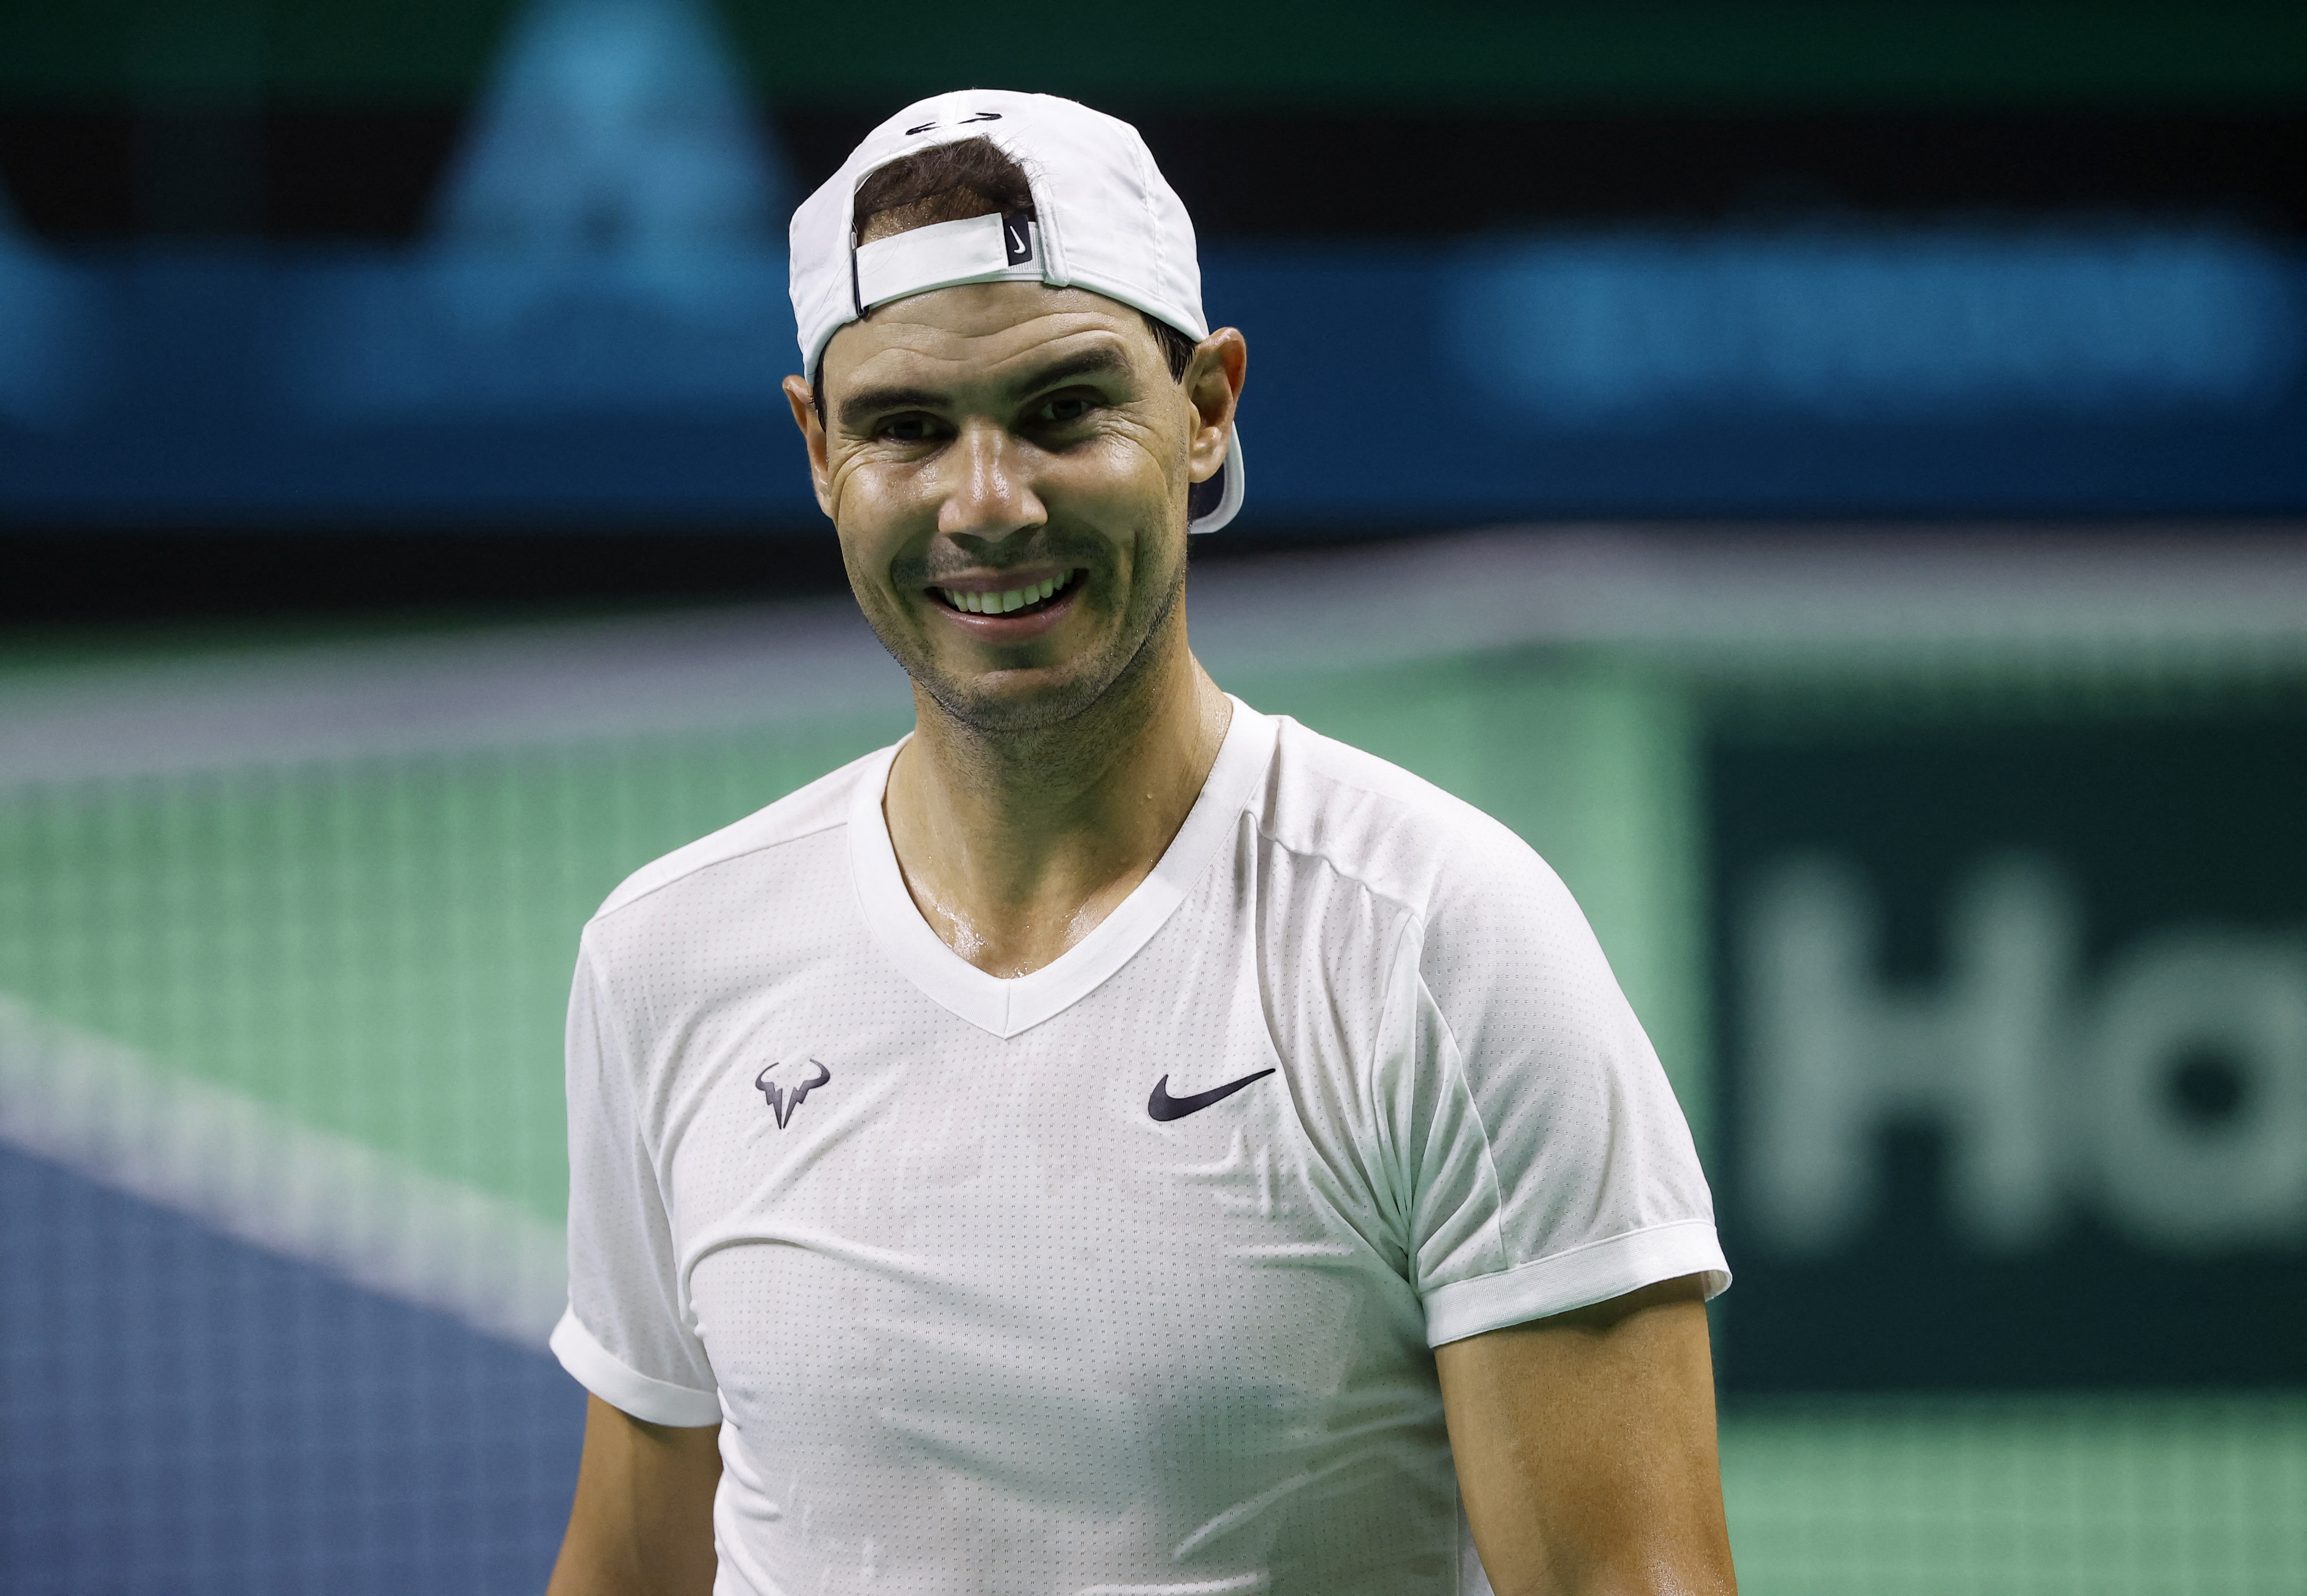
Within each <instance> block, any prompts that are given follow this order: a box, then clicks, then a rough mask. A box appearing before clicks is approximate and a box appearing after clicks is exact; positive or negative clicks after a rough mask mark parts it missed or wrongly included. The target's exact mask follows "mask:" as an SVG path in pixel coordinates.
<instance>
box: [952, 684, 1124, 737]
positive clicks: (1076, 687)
mask: <svg viewBox="0 0 2307 1596" xmlns="http://www.w3.org/2000/svg"><path fill="white" fill-rule="evenodd" d="M1027 674H1029V673H1027V672H1025V671H992V672H987V673H985V674H984V675H980V676H973V677H960V676H955V675H953V674H950V673H948V672H946V671H938V670H931V671H920V670H917V671H914V672H913V680H914V681H915V683H917V684H918V685H919V686H920V687H922V690H923V691H925V692H927V693H928V694H929V696H931V698H934V699H935V700H937V702H938V705H939V707H940V708H941V709H943V710H944V711H945V712H946V713H948V715H951V716H952V717H953V718H954V719H955V720H956V721H960V722H961V723H962V724H964V725H965V726H970V727H973V728H975V729H976V730H980V731H989V732H1016V731H1037V730H1042V729H1044V728H1047V727H1051V726H1062V725H1064V724H1065V723H1066V722H1068V721H1072V720H1075V719H1076V718H1077V717H1078V716H1080V715H1081V714H1082V713H1083V712H1084V711H1085V710H1087V709H1088V708H1089V707H1090V706H1091V705H1092V704H1095V703H1096V702H1097V701H1098V700H1099V699H1100V698H1102V697H1103V696H1105V694H1106V692H1107V690H1108V689H1109V688H1110V687H1112V685H1113V681H1112V677H1111V675H1110V674H1108V673H1106V672H1102V671H1100V672H1096V673H1094V674H1093V675H1090V676H1088V677H1086V678H1085V677H1082V676H1055V675H1054V674H1053V673H1051V672H1044V671H1034V672H1031V673H1030V674H1031V675H1033V676H1034V677H1035V678H1037V679H1036V680H1033V681H1016V680H1009V681H1003V680H1001V678H1003V677H1010V678H1016V677H1019V676H1024V675H1027Z"/></svg>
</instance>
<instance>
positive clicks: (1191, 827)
mask: <svg viewBox="0 0 2307 1596" xmlns="http://www.w3.org/2000/svg"><path fill="white" fill-rule="evenodd" d="M1277 735H1278V729H1277V728H1276V726H1275V724H1274V720H1273V718H1272V717H1271V716H1267V715H1261V714H1259V713H1257V712H1256V710H1253V709H1251V708H1250V707H1249V706H1248V704H1244V703H1242V701H1241V700H1240V699H1239V698H1236V699H1234V701H1233V720H1232V721H1231V724H1229V725H1228V726H1227V728H1226V735H1225V741H1224V742H1223V743H1222V744H1221V745H1220V746H1219V748H1218V756H1217V760H1216V762H1215V763H1214V764H1212V765H1211V766H1210V773H1209V776H1208V778H1207V779H1206V780H1205V781H1203V783H1202V790H1201V794H1200V796H1199V797H1197V798H1195V800H1194V807H1192V808H1191V809H1190V810H1188V811H1187V814H1186V822H1185V824H1183V825H1181V826H1179V828H1178V834H1177V835H1176V836H1175V837H1172V838H1171V840H1170V846H1169V847H1168V848H1167V849H1164V850H1163V852H1162V858H1161V859H1160V860H1159V862H1157V863H1156V864H1155V865H1154V866H1153V873H1152V874H1151V875H1147V876H1146V878H1145V880H1144V881H1141V882H1139V883H1137V885H1136V887H1135V888H1134V889H1132V891H1131V892H1130V894H1129V896H1128V897H1127V898H1124V899H1123V900H1121V902H1120V903H1119V904H1118V905H1117V906H1116V907H1115V909H1114V910H1113V912H1112V913H1111V914H1110V915H1108V916H1106V917H1105V918H1104V919H1102V920H1101V921H1100V922H1098V925H1097V927H1096V928H1095V929H1094V930H1093V931H1092V932H1091V933H1090V934H1089V935H1087V936H1085V937H1083V938H1082V939H1081V941H1079V942H1077V943H1075V944H1074V945H1073V946H1072V947H1070V948H1068V949H1067V950H1066V951H1065V952H1063V953H1061V954H1059V956H1058V957H1057V958H1056V959H1054V960H1051V962H1049V963H1048V964H1045V965H1043V966H1042V968H1041V969H1037V970H1034V971H1033V973H1032V974H1030V975H1023V976H1015V977H1006V978H1005V977H1000V976H991V975H988V974H986V973H985V971H983V970H982V969H978V968H977V967H976V966H975V965H973V964H972V963H970V962H969V960H966V959H964V958H963V957H962V956H961V955H960V954H958V953H956V952H954V951H953V950H952V949H951V948H949V947H948V946H946V944H945V943H944V942H943V941H942V940H940V939H939V936H938V934H937V933H936V932H934V931H932V930H931V929H930V924H929V922H928V921H927V920H925V919H923V918H922V912H921V910H920V909H917V908H915V907H914V905H913V894H912V893H910V892H907V891H906V890H905V875H904V874H903V873H902V872H901V871H899V869H898V868H897V853H896V849H895V848H894V847H893V846H892V845H891V844H890V841H889V824H888V819H887V817H886V816H885V815H884V814H883V812H882V807H881V801H882V798H884V797H885V796H886V795H887V793H888V786H889V768H890V766H891V765H892V764H895V763H896V757H897V749H898V748H899V747H904V744H902V743H899V744H895V745H893V746H891V747H888V748H885V749H883V750H882V751H881V753H880V754H879V755H876V756H875V758H874V761H873V763H872V764H869V765H868V766H866V768H865V769H864V770H862V771H861V772H858V780H857V789H856V791H855V793H854V794H853V796H852V797H851V798H850V805H849V827H848V830H849V865H850V869H851V872H852V873H853V875H854V877H855V880H856V884H857V899H858V903H859V906H860V907H861V908H862V909H863V910H864V914H865V923H866V925H867V926H870V928H871V930H872V933H873V938H874V940H875V941H876V942H878V943H880V945H881V950H882V952H885V953H887V954H888V956H889V958H890V960H891V961H892V962H893V963H895V964H896V967H897V968H898V969H900V970H901V971H903V972H904V973H905V977H906V978H907V979H909V980H911V981H912V982H913V985H914V986H918V987H920V988H921V989H922V991H923V992H924V993H926V994H929V996H930V997H931V998H932V999H934V1000H935V1001H936V1002H937V1003H939V1004H941V1005H943V1006H944V1007H945V1008H947V1009H949V1010H951V1011H953V1012H954V1013H955V1014H957V1015H959V1016H960V1017H961V1018H962V1019H964V1020H967V1021H969V1023H970V1024H972V1025H973V1026H976V1027H977V1028H979V1029H981V1030H987V1031H991V1032H992V1033H993V1034H994V1035H995V1036H997V1037H1003V1038H1005V1039H1006V1038H1008V1037H1014V1036H1016V1035H1017V1034H1018V1033H1020V1032H1021V1031H1025V1030H1029V1029H1031V1028H1033V1027H1034V1026H1037V1025H1039V1024H1041V1023H1042V1021H1043V1020H1047V1019H1049V1018H1051V1016H1052V1015H1055V1014H1059V1013H1062V1012H1063V1011H1066V1010H1067V1009H1069V1008H1071V1007H1072V1006H1073V1005H1074V1004H1076V1003H1079V1002H1080V1001H1081V1000H1082V999H1083V998H1085V997H1087V996H1088V995H1089V994H1091V993H1093V992H1094V991H1096V990H1097V989H1098V987H1100V986H1102V985H1104V983H1105V981H1106V979H1107V978H1108V977H1111V975H1112V974H1113V973H1114V972H1115V971H1116V970H1119V969H1120V968H1121V967H1122V966H1123V965H1125V964H1127V963H1128V962H1129V960H1130V959H1131V957H1132V956H1133V955H1135V954H1136V952H1137V950H1138V949H1140V948H1142V947H1144V946H1145V944H1146V943H1148V942H1149V941H1151V940H1152V939H1153V934H1154V933H1155V932H1156V931H1159V930H1160V929H1161V928H1162V925H1163V924H1164V923H1165V922H1167V921H1168V919H1169V918H1170V916H1171V914H1172V913H1174V912H1175V911H1176V909H1177V907H1178V905H1179V904H1180V903H1182V902H1184V901H1185V899H1186V893H1187V892H1188V890H1189V889H1191V887H1192V886H1193V884H1194V883H1195V882H1196V880H1198V879H1199V878H1200V876H1201V874H1202V872H1203V870H1204V869H1205V868H1206V867H1207V866H1208V865H1209V862H1210V859H1211V858H1212V856H1213V855H1214V854H1215V853H1216V852H1217V850H1218V849H1220V848H1221V847H1222V846H1223V844H1224V843H1225V841H1226V839H1227V838H1228V837H1229V836H1230V835H1231V833H1232V831H1233V822H1234V819H1235V817H1236V816H1237V815H1239V814H1240V812H1241V809H1242V807H1243V806H1244V805H1245V804H1247V803H1248V801H1249V797H1250V794H1251V793H1252V792H1253V791H1255V790H1256V787H1257V783H1258V781H1260V780H1261V779H1262V778H1263V777H1264V775H1265V770H1266V767H1267V765H1268V764H1271V763H1272V761H1273V756H1274V741H1275V738H1276V737H1277Z"/></svg>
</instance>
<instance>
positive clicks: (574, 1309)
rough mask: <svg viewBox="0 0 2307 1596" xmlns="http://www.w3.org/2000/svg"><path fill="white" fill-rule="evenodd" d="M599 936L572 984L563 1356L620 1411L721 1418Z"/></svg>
mask: <svg viewBox="0 0 2307 1596" xmlns="http://www.w3.org/2000/svg"><path fill="white" fill-rule="evenodd" d="M614 1020H615V1016H614V1012H613V1005H612V1004H611V1003H609V1001H608V998H607V994H605V991H604V990H603V986H602V983H601V980H600V978H599V974H598V972H597V970H596V968H595V963H594V959H593V954H592V950H591V948H590V945H589V943H588V944H587V946H585V947H583V948H581V949H580V950H579V953H578V959H577V977H576V980H575V982H574V984H573V985H572V986H571V988H570V997H569V1031H568V1054H567V1058H568V1089H569V1310H568V1311H567V1312H566V1313H564V1314H563V1315H562V1318H561V1322H560V1324H559V1325H558V1326H556V1327H554V1329H553V1337H552V1347H553V1355H554V1356H555V1357H557V1358H559V1359H560V1360H561V1365H562V1368H564V1369H566V1370H568V1371H569V1372H570V1374H571V1375H572V1376H574V1377H575V1378H576V1379H577V1382H578V1383H579V1385H581V1386H583V1387H585V1388H586V1389H587V1390H588V1391H590V1392H592V1393H593V1394H594V1395H596V1396H598V1397H599V1398H600V1399H601V1400H602V1401H604V1402H605V1403H607V1404H610V1405H611V1406H612V1407H615V1408H619V1409H622V1411H623V1412H625V1413H630V1414H631V1415H633V1417H635V1418H637V1419H645V1420H647V1421H649V1422H651V1423H654V1424H675V1425H690V1426H696V1425H706V1424H716V1423H718V1422H719V1421H720V1419H721V1399H720V1394H719V1391H718V1389H717V1387H716V1382H715V1380H714V1378H713V1369H712V1365H711V1363H710V1362H709V1361H708V1359H707V1357H706V1355H705V1348H704V1346H703V1344H701V1343H700V1342H699V1340H698V1338H697V1336H696V1334H695V1331H694V1329H693V1327H691V1326H690V1325H689V1324H687V1323H686V1322H685V1321H684V1318H683V1315H682V1310H681V1306H680V1292H679V1284H678V1280H679V1267H678V1259H677V1256H676V1253H675V1250H674V1245H673V1226H672V1224H671V1222H670V1220H669V1218H668V1217H667V1216H666V1213H665V1200H664V1193H663V1189H662V1187H661V1185H660V1184H659V1182H658V1180H657V1174H656V1167H655V1165H654V1163H653V1162H652V1160H651V1158H650V1156H649V1154H648V1147H647V1145H646V1140H645V1138H644V1137H643V1135H642V1122H641V1117H640V1115H639V1113H638V1112H637V1108H636V1095H637V1093H638V1091H639V1088H640V1084H641V1083H640V1080H639V1073H638V1071H637V1068H636V1066H635V1063H634V1062H633V1061H632V1060H631V1059H630V1057H629V1056H628V1055H627V1054H626V1052H625V1050H624V1049H623V1048H622V1047H621V1046H619V1045H618V1040H619V1031H618V1027H617V1026H616V1024H615V1022H614Z"/></svg>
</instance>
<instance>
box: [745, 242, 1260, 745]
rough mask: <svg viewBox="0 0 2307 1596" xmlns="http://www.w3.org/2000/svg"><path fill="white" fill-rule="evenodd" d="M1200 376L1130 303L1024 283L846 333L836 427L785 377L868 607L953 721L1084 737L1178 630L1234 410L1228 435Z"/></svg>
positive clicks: (832, 363)
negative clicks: (1122, 683) (1190, 549)
mask: <svg viewBox="0 0 2307 1596" xmlns="http://www.w3.org/2000/svg"><path fill="white" fill-rule="evenodd" d="M1228 336H1230V337H1231V338H1232V339H1233V341H1234V342H1235V343H1236V344H1237V345H1238V344H1239V334H1230V335H1228ZM1213 341H1215V340H1213ZM1203 364H1205V362H1204V361H1203V360H1202V359H1201V357H1200V356H1199V355H1198V354H1197V357H1196V366H1197V367H1199V366H1201V365H1203ZM1235 365H1236V366H1237V367H1238V366H1239V361H1236V362H1235ZM1194 375H1195V373H1194V372H1193V371H1189V372H1188V381H1187V382H1186V383H1184V384H1180V383H1179V381H1178V380H1175V379H1173V378H1172V377H1171V375H1170V371H1169V368H1168V366H1167V364H1166V363H1165V361H1164V360H1163V357H1162V349H1161V346H1160V345H1159V344H1158V343H1157V342H1156V341H1155V339H1154V337H1153V334H1152V333H1150V332H1149V331H1147V329H1146V328H1145V322H1144V320H1143V319H1141V318H1140V317H1139V315H1138V314H1137V312H1136V311H1134V310H1131V309H1129V308H1128V306H1125V305H1121V304H1119V303H1115V302H1114V301H1112V300H1110V299H1107V298H1105V297H1104V296H1102V294H1092V293H1089V292H1087V291H1085V290H1080V289H1052V288H1050V287H1047V286H1043V285H1041V284H1038V283H1015V282H1012V283H986V284H973V285H968V286H962V287H957V288H943V289H939V290H937V291H935V292H933V293H929V294H914V295H913V296H911V297H910V298H906V299H902V300H899V301H897V302H896V303H893V304H889V305H885V306H883V307H881V308H880V309H879V310H878V311H876V312H874V313H873V314H872V315H871V316H870V317H868V318H867V319H866V320H862V321H860V322H854V323H852V324H851V325H849V326H847V327H845V328H843V329H841V330H840V331H839V332H838V333H836V335H835V336H834V338H833V341H832V343H831V344H830V345H829V346H828V347H827V350H826V354H825V360H824V365H823V368H822V372H821V376H822V381H823V385H824V391H825V400H826V418H827V419H826V422H825V424H824V425H823V426H822V427H819V425H818V423H817V416H816V412H815V408H814V405H813V404H812V403H811V402H810V397H809V389H808V387H807V385H806V384H805V383H803V382H802V380H799V379H797V378H796V379H792V380H788V382H787V384H786V388H787V393H788V395H789V397H791V398H792V401H793V412H794V419H795V420H796V422H799V423H800V425H801V428H802V432H803V434H804V436H806V437H807V438H808V439H809V443H810V464H811V467H812V469H813V471H814V474H815V476H816V481H817V492H818V501H819V504H820V505H822V506H823V507H824V508H825V511H826V513H827V514H828V515H829V516H832V517H833V521H834V525H835V526H836V529H837V530H838V532H839V534H840V538H841V550H842V559H843V560H844V562H845V565H846V566H847V568H848V571H849V579H850V585H851V586H852V587H853V589H854V590H855V592H856V594H857V599H858V602H859V603H860V604H861V605H862V607H863V609H864V611H865V616H866V619H868V620H869V621H870V622H871V624H872V626H873V629H874V630H875V631H876V632H877V633H879V636H880V638H881V641H882V643H883V644H885V645H886V646H887V647H888V650H889V652H890V653H892V654H893V655H895V656H896V659H897V661H898V662H899V663H901V664H903V665H904V666H905V670H906V671H907V672H908V673H909V674H910V675H911V676H912V677H913V680H914V681H915V682H916V683H917V684H919V685H920V686H921V687H922V689H924V690H925V691H926V692H927V693H928V694H929V695H930V696H931V697H932V698H934V699H935V700H936V701H937V702H938V703H939V704H941V705H942V706H943V707H944V708H945V709H946V710H947V711H948V713H951V714H953V715H955V716H956V717H957V718H959V719H961V720H963V721H966V722H969V723H971V724H973V725H976V726H979V727H982V728H984V729H986V730H1000V729H1008V728H1015V729H1024V728H1027V727H1033V726H1041V725H1049V724H1052V723H1055V722H1058V721H1065V720H1069V719H1071V718H1072V717H1073V716H1075V715H1077V714H1079V713H1081V712H1082V711H1083V710H1085V709H1086V708H1087V707H1088V706H1089V705H1090V704H1093V703H1095V702H1096V701H1097V700H1098V698H1100V697H1101V696H1102V695H1103V694H1104V693H1105V692H1106V691H1107V689H1108V688H1110V687H1111V686H1112V685H1113V684H1114V682H1115V681H1116V680H1117V679H1119V678H1120V676H1121V675H1122V673H1123V672H1124V671H1125V670H1128V668H1129V666H1130V664H1131V662H1132V661H1135V660H1136V658H1137V657H1138V656H1139V654H1140V653H1142V652H1143V651H1144V650H1145V646H1146V644H1147V643H1148V641H1149V639H1151V638H1153V636H1155V635H1156V634H1157V633H1158V632H1159V631H1160V630H1161V629H1162V627H1163V626H1164V625H1165V623H1166V622H1167V621H1168V619H1169V618H1170V617H1171V614H1172V612H1173V611H1174V610H1175V606H1176V600H1177V596H1178V593H1179V588H1180V586H1181V585H1182V583H1183V580H1184V573H1185V550H1186V515H1187V511H1186V497H1187V490H1188V487H1189V486H1190V484H1191V483H1192V482H1194V481H1195V480H1196V475H1197V474H1198V475H1200V476H1207V475H1209V474H1212V473H1213V472H1214V471H1215V469H1216V467H1217V464H1218V463H1219V462H1220V461H1222V450H1223V429H1222V422H1223V421H1224V420H1225V419H1227V416H1228V414H1229V413H1230V412H1231V396H1232V388H1231V386H1228V385H1227V384H1226V383H1225V382H1223V381H1221V382H1220V384H1219V385H1218V386H1219V387H1221V388H1224V391H1225V400H1224V403H1223V405H1222V406H1221V407H1220V414H1219V417H1218V421H1219V422H1220V423H1221V425H1220V426H1218V427H1217V428H1215V429H1213V428H1212V427H1211V426H1210V424H1209V422H1208V418H1206V417H1205V415H1204V414H1202V408H1201V407H1200V406H1197V405H1196V401H1195V398H1194V389H1195V387H1196V384H1195V382H1194ZM1238 380H1239V379H1238V376H1237V377H1236V378H1235V379H1234V381H1235V382H1236V383H1238ZM1203 386H1204V387H1207V386H1208V385H1207V384H1206V383H1205V384H1204V385H1203ZM1205 434H1208V435H1209V436H1206V437H1205Z"/></svg>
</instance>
